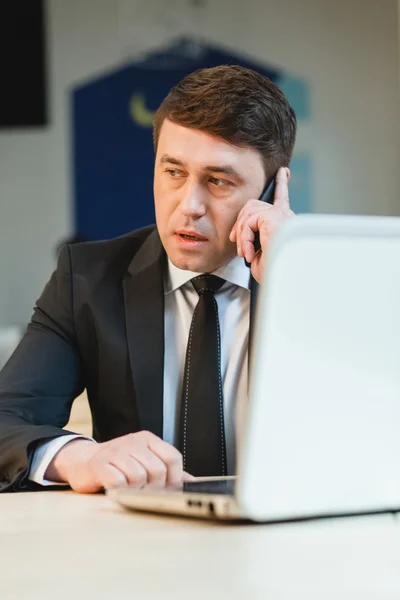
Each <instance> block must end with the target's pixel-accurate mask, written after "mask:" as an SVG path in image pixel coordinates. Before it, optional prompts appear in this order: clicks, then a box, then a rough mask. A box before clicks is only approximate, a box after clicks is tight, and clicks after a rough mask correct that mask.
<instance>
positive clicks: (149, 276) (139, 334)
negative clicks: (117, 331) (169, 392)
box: [123, 230, 165, 437]
mask: <svg viewBox="0 0 400 600" xmlns="http://www.w3.org/2000/svg"><path fill="white" fill-rule="evenodd" d="M164 269H165V252H164V249H163V247H162V245H161V241H160V238H159V235H158V232H157V230H155V231H154V232H152V233H151V234H150V235H149V237H148V238H147V240H146V241H145V242H144V244H143V246H142V247H141V248H140V250H139V251H138V253H137V254H136V255H135V257H134V258H133V260H132V262H131V264H130V266H129V269H128V272H127V274H126V275H125V277H124V280H123V288H124V300H125V314H126V333H127V339H128V348H129V357H130V364H131V370H132V377H133V385H134V389H135V393H136V402H137V407H138V412H139V420H140V427H141V429H146V430H149V431H152V432H153V433H154V434H156V435H157V436H159V437H162V434H163V379H164V281H163V278H164Z"/></svg>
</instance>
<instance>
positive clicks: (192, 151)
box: [157, 119, 263, 175]
mask: <svg viewBox="0 0 400 600" xmlns="http://www.w3.org/2000/svg"><path fill="white" fill-rule="evenodd" d="M164 154H168V155H169V156H171V157H173V158H175V159H178V160H180V161H181V162H182V163H184V164H186V165H188V166H189V167H194V168H200V169H201V168H204V167H205V166H207V165H210V164H212V165H218V164H220V165H231V166H232V167H233V168H235V169H236V170H237V171H238V172H240V173H249V175H250V174H251V173H250V172H252V171H260V170H261V171H262V170H263V165H262V160H261V156H260V154H259V153H258V152H257V150H254V149H253V148H239V147H238V146H233V145H232V144H229V143H228V142H226V141H224V140H222V139H221V138H216V137H212V136H211V135H209V134H207V133H204V132H203V131H199V130H198V129H190V128H188V127H182V125H177V124H176V123H172V122H171V121H169V120H168V119H166V120H165V121H164V123H163V124H162V127H161V130H160V135H159V139H158V146H157V159H159V158H160V157H161V156H163V155H164ZM249 171H250V172H249Z"/></svg>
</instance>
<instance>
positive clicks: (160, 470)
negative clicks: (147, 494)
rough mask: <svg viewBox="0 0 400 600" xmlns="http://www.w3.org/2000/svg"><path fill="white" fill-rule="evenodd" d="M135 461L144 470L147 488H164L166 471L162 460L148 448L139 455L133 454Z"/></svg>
mask: <svg viewBox="0 0 400 600" xmlns="http://www.w3.org/2000/svg"><path fill="white" fill-rule="evenodd" d="M135 459H136V460H137V461H138V462H140V464H141V465H142V467H143V468H144V469H145V470H146V473H147V484H146V485H147V487H165V485H166V483H167V472H168V469H167V465H166V464H165V463H164V461H163V460H161V459H160V458H159V457H158V456H157V455H156V454H155V453H154V452H153V451H152V450H151V449H150V448H145V449H143V450H141V451H140V452H139V453H137V452H135Z"/></svg>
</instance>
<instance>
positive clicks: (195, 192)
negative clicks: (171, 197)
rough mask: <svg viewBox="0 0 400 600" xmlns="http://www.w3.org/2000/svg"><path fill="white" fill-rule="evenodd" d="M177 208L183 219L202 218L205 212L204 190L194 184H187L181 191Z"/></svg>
mask: <svg viewBox="0 0 400 600" xmlns="http://www.w3.org/2000/svg"><path fill="white" fill-rule="evenodd" d="M179 206H180V209H181V212H182V214H183V215H184V216H185V217H191V218H199V217H202V216H203V215H204V214H205V212H206V204H205V198H204V190H203V189H202V187H201V186H200V185H199V184H198V183H196V182H192V183H190V182H187V183H186V185H185V187H184V189H183V190H182V197H181V200H180V203H179Z"/></svg>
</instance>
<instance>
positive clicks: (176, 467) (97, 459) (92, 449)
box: [45, 431, 194, 493]
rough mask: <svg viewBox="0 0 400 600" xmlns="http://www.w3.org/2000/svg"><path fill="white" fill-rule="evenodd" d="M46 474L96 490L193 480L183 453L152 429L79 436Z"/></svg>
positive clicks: (79, 488) (82, 489)
mask: <svg viewBox="0 0 400 600" xmlns="http://www.w3.org/2000/svg"><path fill="white" fill-rule="evenodd" d="M45 478H46V479H49V480H51V481H60V482H65V483H68V484H69V485H70V486H71V488H72V489H73V490H75V491H76V492H81V493H93V492H97V491H99V490H101V489H103V488H105V489H110V488H114V487H119V486H124V485H128V484H137V485H138V486H140V487H143V486H145V485H146V487H147V486H149V487H152V486H154V487H164V486H166V485H179V484H180V483H182V482H183V481H192V480H194V477H192V475H189V474H188V473H186V472H185V471H184V470H183V466H182V455H181V453H180V452H179V451H178V450H177V449H176V448H174V447H173V446H171V445H170V444H167V442H164V441H163V440H162V439H160V438H159V437H157V436H156V435H154V434H153V433H151V432H149V431H140V432H138V433H131V434H128V435H124V436H122V437H119V438H116V439H114V440H110V441H108V442H104V443H101V444H97V443H95V442H92V441H90V440H84V439H81V438H77V439H74V440H72V441H71V442H69V443H67V444H66V445H65V446H64V447H63V448H61V450H60V451H59V452H58V454H56V456H55V457H54V459H53V460H52V462H51V463H50V465H49V466H48V468H47V471H46V474H45Z"/></svg>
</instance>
